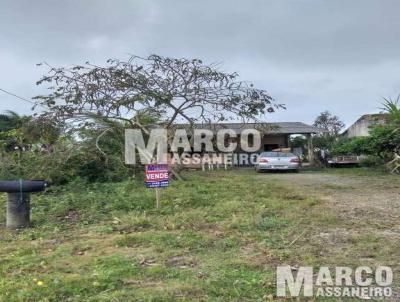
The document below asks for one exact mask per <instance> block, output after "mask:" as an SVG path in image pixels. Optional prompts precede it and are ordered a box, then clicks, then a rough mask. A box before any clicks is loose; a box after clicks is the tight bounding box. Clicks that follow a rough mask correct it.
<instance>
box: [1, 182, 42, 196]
mask: <svg viewBox="0 0 400 302" xmlns="http://www.w3.org/2000/svg"><path fill="white" fill-rule="evenodd" d="M45 187H46V182H45V181H44V180H3V181H0V192H7V193H21V192H23V193H33V192H41V191H43V190H44V188H45Z"/></svg>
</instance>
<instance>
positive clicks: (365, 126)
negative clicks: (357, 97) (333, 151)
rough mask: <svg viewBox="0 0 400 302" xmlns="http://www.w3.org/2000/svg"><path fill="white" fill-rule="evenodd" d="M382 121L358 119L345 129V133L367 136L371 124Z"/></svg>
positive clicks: (351, 135)
mask: <svg viewBox="0 0 400 302" xmlns="http://www.w3.org/2000/svg"><path fill="white" fill-rule="evenodd" d="M383 122H384V121H383V120H370V119H361V120H358V121H357V122H355V123H354V124H353V125H351V126H350V127H349V129H347V130H346V133H345V135H346V136H347V137H357V136H368V135H369V131H370V127H371V126H372V125H376V124H382V123H383Z"/></svg>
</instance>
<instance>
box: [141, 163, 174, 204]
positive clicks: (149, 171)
mask: <svg viewBox="0 0 400 302" xmlns="http://www.w3.org/2000/svg"><path fill="white" fill-rule="evenodd" d="M145 185H146V187H147V188H155V189H156V202H157V203H156V205H157V209H159V208H160V188H166V187H168V185H169V176H168V165H156V164H152V165H146V168H145Z"/></svg>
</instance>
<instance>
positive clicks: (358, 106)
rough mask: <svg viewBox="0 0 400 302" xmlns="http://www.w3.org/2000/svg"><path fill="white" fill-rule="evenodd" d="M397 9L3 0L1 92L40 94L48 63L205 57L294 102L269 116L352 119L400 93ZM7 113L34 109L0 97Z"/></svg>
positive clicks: (358, 4) (387, 4)
mask: <svg viewBox="0 0 400 302" xmlns="http://www.w3.org/2000/svg"><path fill="white" fill-rule="evenodd" d="M398 11H400V2H399V1H396V0H393V1H391V0H385V1H379V0H375V1H370V0H357V1H356V0H352V1H344V0H336V1H324V0H319V1H310V0H307V1H306V0H304V1H303V0H297V1H294V0H293V1H282V0H275V1H271V0H268V1H265V0H263V1H261V0H251V1H243V0H242V1H233V0H224V1H222V0H219V1H217V0H214V1H211V0H207V1H194V0H193V1H192V0H170V1H166V0H158V1H155V0H154V1H151V0H146V1H139V0H137V1H134V0H125V1H107V0H100V1H99V0H96V1H94V0H87V1H81V0H66V1H51V0H37V1H29V0H2V1H1V3H0V68H1V69H0V87H1V88H4V89H8V90H11V91H13V92H16V93H17V94H20V95H22V96H24V97H32V96H34V95H36V94H38V93H39V92H41V90H40V89H41V88H39V87H36V86H35V84H34V83H35V81H36V80H37V79H38V78H39V77H40V75H41V74H42V73H43V72H45V70H44V69H41V68H38V67H36V66H35V64H36V63H38V62H41V61H47V62H48V63H50V64H52V65H55V66H58V65H70V64H75V63H82V62H85V61H86V60H90V61H92V62H96V63H101V62H104V61H105V60H106V59H107V58H109V57H119V58H125V57H127V56H128V54H129V53H131V54H133V53H134V54H139V55H148V54H151V53H158V54H162V55H170V56H178V57H183V56H184V57H199V58H202V59H205V60H206V61H208V62H214V61H218V62H222V63H223V69H224V70H229V71H238V72H239V73H240V74H241V75H242V78H243V79H245V80H250V81H253V82H255V83H256V84H257V86H258V87H260V88H264V89H267V90H268V91H270V93H271V94H272V95H273V96H274V97H275V98H276V99H277V100H278V101H279V102H282V103H285V104H287V106H288V110H287V111H283V112H279V113H276V114H274V115H271V116H269V117H268V118H269V119H270V120H274V121H278V120H280V121H305V122H311V121H312V120H313V118H314V117H315V116H316V115H317V114H318V113H319V112H320V111H323V110H325V109H329V110H331V111H333V112H334V113H336V114H338V115H340V116H341V117H342V118H343V119H345V121H346V122H348V123H350V122H352V121H354V120H355V119H356V118H357V117H358V116H359V115H361V114H364V113H368V112H376V111H377V110H378V109H377V108H378V107H379V102H380V101H381V97H382V96H385V97H387V96H396V95H397V94H398V93H400V87H399V84H400V80H399V76H398V75H399V74H400V52H399V51H398V50H399V49H400V39H399V37H400V20H399V18H398ZM6 109H13V110H16V111H18V112H21V113H28V112H29V109H30V105H29V104H27V103H23V102H21V101H18V100H16V99H13V98H12V97H10V96H7V95H5V94H3V93H0V110H6Z"/></svg>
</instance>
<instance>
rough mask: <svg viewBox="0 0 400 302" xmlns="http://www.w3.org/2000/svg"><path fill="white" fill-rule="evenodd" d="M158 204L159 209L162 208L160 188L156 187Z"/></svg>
mask: <svg viewBox="0 0 400 302" xmlns="http://www.w3.org/2000/svg"><path fill="white" fill-rule="evenodd" d="M156 203H157V204H156V206H157V209H159V208H160V188H156Z"/></svg>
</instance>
